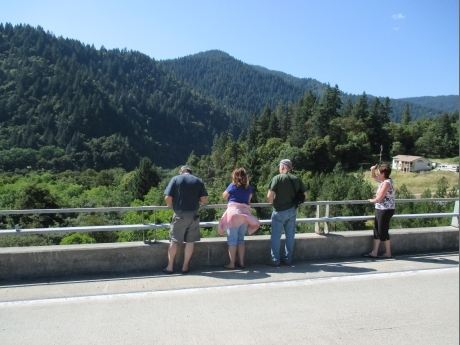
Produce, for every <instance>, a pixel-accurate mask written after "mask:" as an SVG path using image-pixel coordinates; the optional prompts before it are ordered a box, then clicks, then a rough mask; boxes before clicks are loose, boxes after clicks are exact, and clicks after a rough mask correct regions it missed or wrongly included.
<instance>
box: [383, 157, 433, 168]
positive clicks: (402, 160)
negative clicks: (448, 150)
mask: <svg viewBox="0 0 460 345" xmlns="http://www.w3.org/2000/svg"><path fill="white" fill-rule="evenodd" d="M432 168H433V166H432V163H431V162H430V161H429V160H428V159H426V158H424V157H422V156H407V155H397V156H394V157H393V164H392V169H393V170H397V171H403V172H418V171H426V170H431V169H432Z"/></svg>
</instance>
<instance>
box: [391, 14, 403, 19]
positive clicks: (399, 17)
mask: <svg viewBox="0 0 460 345" xmlns="http://www.w3.org/2000/svg"><path fill="white" fill-rule="evenodd" d="M391 18H393V19H394V20H398V19H404V18H406V16H405V15H404V14H402V13H398V14H393V15H392V16H391Z"/></svg>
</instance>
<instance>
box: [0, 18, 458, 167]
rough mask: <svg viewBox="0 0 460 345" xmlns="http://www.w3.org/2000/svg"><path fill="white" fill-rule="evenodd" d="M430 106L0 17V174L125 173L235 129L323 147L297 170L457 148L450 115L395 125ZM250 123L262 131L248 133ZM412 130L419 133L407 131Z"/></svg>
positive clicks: (204, 148) (170, 159)
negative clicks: (95, 40)
mask: <svg viewBox="0 0 460 345" xmlns="http://www.w3.org/2000/svg"><path fill="white" fill-rule="evenodd" d="M419 101H420V100H419ZM419 103H420V102H419ZM433 104H434V103H433ZM436 104H437V106H440V104H441V103H440V102H437V103H436ZM441 113H442V111H440V110H433V109H431V108H426V107H424V106H423V105H421V104H416V103H407V102H405V101H404V100H390V99H389V98H385V99H384V98H376V97H373V96H370V95H366V94H365V93H363V94H362V95H359V96H358V95H349V94H346V93H344V92H342V91H341V90H340V89H339V88H338V86H335V87H331V86H330V85H328V84H322V83H320V82H318V81H316V80H314V79H309V78H304V79H299V78H295V77H292V76H290V75H288V74H286V73H282V72H277V71H270V70H268V69H265V68H263V67H260V66H252V65H248V64H245V63H243V62H241V61H238V60H236V59H234V58H233V57H231V56H230V55H228V54H226V53H223V52H221V51H217V50H213V51H208V52H204V53H199V54H196V55H192V56H187V57H184V58H180V59H175V60H166V61H162V62H157V61H155V60H154V59H152V58H150V57H148V56H146V55H144V54H142V53H140V52H135V51H127V50H126V49H124V50H119V49H113V50H107V49H105V48H104V47H101V48H100V49H96V48H95V47H94V46H89V45H84V44H82V43H81V42H79V41H77V40H73V39H67V38H62V37H55V36H54V35H53V34H51V33H49V32H45V30H44V29H43V28H41V27H37V28H34V27H31V26H29V25H17V26H14V27H13V26H12V25H11V24H8V23H7V24H5V25H3V24H1V23H0V170H4V171H14V170H15V169H24V168H26V167H30V168H31V169H43V170H52V171H63V170H67V169H70V170H74V169H79V170H84V169H88V168H91V169H95V170H97V171H100V170H103V169H108V168H114V167H122V168H124V169H126V170H132V169H134V168H135V167H136V166H137V165H138V163H139V161H140V158H142V157H147V158H149V159H150V160H151V162H152V163H153V164H155V165H157V166H160V167H163V168H172V167H175V166H178V165H180V164H182V163H183V162H184V161H185V160H187V158H189V155H190V153H191V152H192V151H193V152H194V154H195V155H196V157H199V156H201V155H206V154H209V153H211V150H212V149H214V152H217V151H216V150H215V149H216V147H217V146H219V142H221V141H219V140H221V139H218V138H222V135H224V136H225V137H230V138H233V137H234V138H236V137H237V136H239V135H240V134H241V133H242V130H243V129H245V130H246V131H247V132H246V133H243V134H244V135H242V136H240V139H239V140H240V142H244V141H246V137H247V140H248V142H249V146H248V147H250V148H251V149H252V148H255V147H258V146H261V145H262V146H263V145H265V141H264V140H265V139H268V138H277V140H278V139H279V140H282V141H283V142H284V143H287V144H289V145H292V146H293V147H296V148H298V149H300V148H302V147H304V145H307V146H308V147H305V148H304V149H305V150H304V151H305V153H306V152H310V153H311V154H313V155H317V157H316V156H315V157H313V156H311V157H309V158H308V159H309V162H310V163H314V162H316V163H319V161H321V160H324V157H326V155H325V154H326V151H322V150H326V148H327V150H329V153H327V155H329V159H330V160H329V161H328V163H327V164H324V163H321V164H322V167H323V168H324V169H323V168H319V167H311V166H309V165H308V164H307V165H306V167H305V169H307V170H308V169H312V168H314V170H320V171H322V170H324V171H330V170H331V164H332V165H333V163H334V162H337V161H340V162H342V163H343V166H344V167H353V166H356V163H357V162H358V161H359V160H360V159H363V158H365V157H367V156H368V155H369V154H371V153H375V152H376V150H377V149H378V147H379V145H381V144H382V143H384V145H385V147H386V148H387V152H386V155H387V156H389V155H390V150H392V152H393V153H397V152H404V153H407V154H413V153H417V152H419V153H426V154H428V153H429V152H431V153H432V154H433V155H436V156H440V155H441V154H442V155H449V154H451V153H452V145H454V146H455V142H457V146H456V148H458V137H455V130H451V129H450V126H451V124H452V122H453V121H455V119H454V118H455V114H443V116H444V115H446V116H447V117H446V116H444V117H443V119H442V121H437V122H436V123H434V122H425V123H423V126H424V127H423V128H429V127H430V126H434V127H436V128H437V129H436V131H437V132H436V133H437V134H436V138H431V137H429V136H426V134H425V133H424V131H420V129H417V130H414V131H413V132H411V133H410V136H408V134H407V133H404V131H405V130H406V129H409V127H408V126H407V125H408V124H409V123H410V122H411V121H414V120H417V119H422V118H428V119H432V118H437V117H440V116H441ZM457 114H458V113H457ZM438 115H439V116H438ZM457 117H458V115H457ZM392 121H393V122H397V123H399V122H401V124H402V125H404V126H405V127H398V126H392V125H390V124H389V123H390V122H392ZM255 123H258V124H257V125H255ZM351 124H353V125H351ZM383 125H387V128H386V129H385V131H381V128H382V126H383ZM350 126H351V127H350ZM353 126H355V127H354V128H352V127H353ZM360 126H365V127H366V128H367V129H364V127H363V128H361V127H360ZM446 126H447V127H446ZM259 127H260V128H259ZM255 128H259V129H258V131H259V132H258V133H263V134H260V135H261V136H263V137H264V138H265V139H264V140H262V141H260V139H261V138H258V139H257V140H254V137H253V136H254V131H255ZM413 128H415V127H411V129H410V130H411V131H412V129H413ZM364 132H366V133H364ZM438 132H439V133H438ZM429 133H430V132H429ZM438 134H439V135H438ZM441 134H442V135H443V136H441ZM258 135H259V134H258ZM421 136H426V138H424V140H418V139H419V137H421ZM370 138H372V140H373V143H372V144H370V146H369V144H368V143H366V141H368V140H369V139H370ZM376 138H377V139H376ZM452 138H454V139H452ZM328 140H329V141H328ZM353 140H354V141H353ZM430 140H436V143H435V144H433V141H431V142H430ZM417 141H418V143H417ZM326 144H327V145H326ZM254 145H255V146H254ZM310 145H312V146H311V147H310ZM324 145H326V146H324ZM417 145H418V146H417ZM368 146H369V147H368ZM313 149H314V151H315V150H317V151H315V153H312V152H313V151H311V150H313ZM331 152H335V153H334V154H331ZM310 153H309V154H310ZM232 161H233V160H232ZM234 163H236V161H234ZM263 163H264V164H265V162H263ZM310 163H309V164H310ZM316 163H315V164H316ZM334 164H335V163H334ZM310 165H311V164H310ZM208 170H209V172H210V173H211V174H212V169H208Z"/></svg>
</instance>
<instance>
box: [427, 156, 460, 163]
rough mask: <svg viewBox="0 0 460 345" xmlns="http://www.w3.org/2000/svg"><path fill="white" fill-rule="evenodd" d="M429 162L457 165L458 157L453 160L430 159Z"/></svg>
mask: <svg viewBox="0 0 460 345" xmlns="http://www.w3.org/2000/svg"><path fill="white" fill-rule="evenodd" d="M430 161H431V162H436V163H443V164H455V165H459V157H454V158H439V159H435V158H433V159H430Z"/></svg>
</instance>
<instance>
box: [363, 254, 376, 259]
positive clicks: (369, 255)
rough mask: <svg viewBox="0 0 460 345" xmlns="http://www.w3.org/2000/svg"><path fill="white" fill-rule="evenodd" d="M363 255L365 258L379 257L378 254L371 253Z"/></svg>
mask: <svg viewBox="0 0 460 345" xmlns="http://www.w3.org/2000/svg"><path fill="white" fill-rule="evenodd" d="M363 257H364V258H372V259H377V256H374V255H372V254H371V253H366V254H363Z"/></svg>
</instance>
